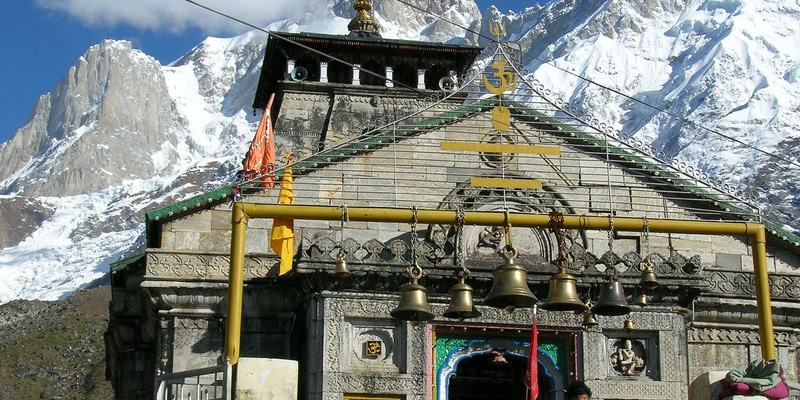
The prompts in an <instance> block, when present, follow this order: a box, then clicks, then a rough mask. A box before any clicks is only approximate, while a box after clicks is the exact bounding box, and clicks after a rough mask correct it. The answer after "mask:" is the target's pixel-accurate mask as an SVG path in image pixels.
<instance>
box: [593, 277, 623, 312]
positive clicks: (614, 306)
mask: <svg viewBox="0 0 800 400" xmlns="http://www.w3.org/2000/svg"><path fill="white" fill-rule="evenodd" d="M592 312H593V313H595V314H597V315H625V314H628V313H630V312H631V307H630V306H629V305H628V301H627V299H626V298H625V291H624V290H623V289H622V283H620V282H619V281H618V280H617V277H615V276H612V277H611V278H610V279H609V280H608V282H606V283H605V284H604V286H603V291H602V292H600V298H599V299H598V300H597V304H595V305H594V307H592Z"/></svg>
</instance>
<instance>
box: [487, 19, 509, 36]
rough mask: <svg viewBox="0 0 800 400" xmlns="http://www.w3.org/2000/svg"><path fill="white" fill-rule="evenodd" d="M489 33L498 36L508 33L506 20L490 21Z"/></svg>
mask: <svg viewBox="0 0 800 400" xmlns="http://www.w3.org/2000/svg"><path fill="white" fill-rule="evenodd" d="M489 33H491V34H492V36H497V37H498V38H500V37H503V36H505V35H506V22H505V21H501V22H490V23H489Z"/></svg>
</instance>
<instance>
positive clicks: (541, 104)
mask: <svg viewBox="0 0 800 400" xmlns="http://www.w3.org/2000/svg"><path fill="white" fill-rule="evenodd" d="M185 1H187V2H188V3H191V4H194V5H196V6H198V7H201V8H203V9H206V10H208V11H210V12H213V13H216V14H218V15H221V16H223V17H226V18H230V19H232V20H234V21H236V22H239V23H242V24H243V25H246V26H248V27H251V28H253V29H256V30H258V31H261V32H265V33H267V34H268V35H270V37H275V38H278V39H281V40H285V41H287V42H290V43H292V44H295V45H297V46H300V47H302V48H304V49H306V50H308V51H312V52H314V53H316V54H319V55H322V56H325V57H328V58H330V59H333V60H335V61H337V62H341V63H343V64H345V65H348V66H351V67H353V68H358V67H356V66H355V65H353V64H351V63H348V62H346V61H344V60H340V59H337V58H335V57H333V56H331V55H328V54H326V53H324V52H322V51H318V50H315V49H313V48H310V47H308V46H305V45H303V44H302V43H297V42H296V41H293V40H291V39H289V38H285V37H283V36H281V35H278V34H275V33H273V32H269V31H266V30H264V29H262V28H259V27H257V26H255V25H253V24H250V23H247V22H246V21H242V20H240V19H238V18H235V17H233V16H230V15H227V14H225V13H222V12H219V11H217V10H214V9H213V8H210V7H207V6H205V5H202V4H200V3H198V2H196V1H194V0H185ZM397 1H399V2H401V3H403V4H406V5H409V4H408V3H406V2H405V1H403V0H397ZM409 6H411V7H413V8H415V9H419V8H418V7H415V6H413V5H409ZM421 11H424V10H421ZM441 19H442V20H443V21H444V22H448V23H452V22H451V21H448V20H447V19H446V18H441ZM452 24H453V25H456V26H459V25H458V24H455V23H452ZM459 27H461V26H459ZM461 28H462V29H466V30H468V31H470V32H473V33H476V32H474V31H472V30H469V29H468V28H464V27H461ZM478 34H479V33H478ZM480 35H481V36H483V37H486V36H485V35H482V34H480ZM490 40H491V39H490ZM537 60H538V59H537ZM538 61H540V62H543V61H542V60H538ZM556 67H557V66H556ZM515 68H516V66H515ZM557 68H558V67H557ZM361 70H362V71H366V72H367V73H369V74H372V75H374V76H377V77H379V78H381V79H386V77H385V76H382V75H380V74H377V73H373V72H372V71H368V70H364V69H361ZM566 72H569V71H566ZM479 76H481V73H478V74H476V75H474V76H473V79H472V80H471V81H470V82H464V83H463V85H462V86H461V87H460V88H458V91H463V92H466V93H474V94H477V95H484V94H485V92H483V91H481V90H480V88H479V87H478V86H477V85H476V86H472V85H470V83H471V82H474V81H475V80H476V79H478V77H479ZM576 76H578V77H580V76H579V75H576ZM580 78H581V79H584V80H586V81H587V82H589V83H592V84H596V85H597V86H599V87H602V88H604V89H607V90H610V91H612V92H614V93H617V94H619V95H620V96H623V97H625V98H629V99H631V100H635V101H637V102H640V103H642V104H644V105H647V106H648V107H652V108H654V109H656V110H658V111H662V112H666V111H664V110H660V109H659V108H657V107H654V106H651V105H649V104H646V103H644V102H641V101H639V100H637V99H633V98H631V97H629V96H626V95H625V94H623V93H621V92H618V91H615V90H614V89H611V88H607V87H605V86H603V85H599V84H597V83H595V82H593V81H591V80H589V79H586V78H583V77H580ZM397 84H398V86H402V87H406V88H409V89H412V90H415V91H416V92H418V93H425V94H428V93H429V92H430V91H422V90H419V89H417V88H414V87H410V86H407V85H402V84H401V83H399V82H397ZM529 86H530V85H529ZM527 90H531V91H533V92H534V93H535V90H534V89H533V88H532V86H531V87H529V88H528V89H527ZM453 94H454V93H451V94H450V95H448V96H445V98H444V99H439V101H437V102H431V103H430V104H427V105H425V106H424V107H420V108H419V109H417V110H416V111H415V112H412V113H411V114H408V115H406V116H403V117H401V118H399V119H397V120H394V121H392V122H390V123H387V124H384V125H382V126H375V127H373V128H372V129H368V130H367V131H366V132H364V133H363V134H360V135H358V134H357V135H355V137H352V138H351V139H349V140H346V141H344V142H342V143H338V144H335V145H334V146H332V147H331V148H328V149H325V150H324V151H322V152H319V153H316V154H314V156H317V155H319V156H323V157H324V156H326V155H327V156H328V160H340V161H339V162H352V159H351V157H352V154H360V153H363V152H366V151H370V152H371V156H370V159H372V160H378V161H380V160H383V159H386V160H389V161H390V162H391V163H393V164H394V170H395V174H394V178H393V179H376V178H375V177H374V176H371V175H369V174H359V173H353V172H349V173H350V175H348V177H349V178H357V179H362V180H364V182H363V183H364V185H363V187H360V188H359V189H358V191H357V192H356V193H355V194H356V197H359V198H364V197H365V196H367V195H369V196H372V195H376V196H375V198H376V199H377V198H380V195H385V194H386V188H387V186H388V185H395V188H397V187H398V186H408V187H409V188H413V187H414V185H416V184H419V183H420V182H419V180H415V179H404V178H400V177H398V174H397V170H398V167H401V168H405V169H408V168H411V165H402V163H404V162H406V161H404V159H405V160H414V159H418V158H421V157H422V158H424V157H430V158H432V159H435V160H436V161H441V158H442V151H441V149H438V148H437V147H438V145H437V144H434V145H433V146H437V147H433V146H431V147H430V148H429V149H428V150H425V149H424V148H423V146H421V145H420V144H419V143H416V144H414V145H413V146H412V145H410V144H409V146H408V147H409V148H408V149H404V148H403V147H402V146H399V144H400V142H399V141H401V140H406V139H410V138H414V139H415V140H417V141H419V140H421V139H420V138H419V136H418V135H421V134H424V133H425V132H424V131H426V130H440V129H445V130H446V131H448V132H449V133H451V134H462V135H465V134H470V133H475V132H474V131H470V130H468V129H464V130H460V128H458V127H457V126H447V127H444V128H443V125H449V124H457V123H458V122H461V119H459V118H452V120H451V121H449V122H448V121H446V118H445V122H444V123H443V122H442V121H439V122H438V123H436V122H431V123H426V122H425V118H426V115H430V114H435V113H436V112H440V110H439V109H437V107H441V106H442V105H443V104H444V103H443V101H444V100H446V99H447V98H449V96H452V95H453ZM535 94H538V93H535ZM539 96H541V95H539ZM539 96H528V97H526V96H525V95H524V94H520V95H519V96H517V97H519V98H520V99H521V103H522V104H523V105H524V107H522V108H523V109H526V110H532V111H535V112H539V113H543V115H552V113H553V112H555V113H558V112H559V111H560V112H566V111H565V110H563V109H561V108H560V107H559V106H558V105H556V104H555V103H553V102H552V101H550V100H549V99H547V98H545V97H543V96H542V97H541V98H539ZM417 100H418V101H419V99H417ZM447 110H449V109H447ZM515 110H516V109H515ZM484 111H485V110H484ZM667 113H668V112H667ZM668 114H670V113H668ZM475 115H478V116H479V117H480V118H478V120H479V122H482V123H483V124H486V125H489V123H490V121H491V118H488V117H483V116H481V115H480V113H478V114H475ZM514 115H516V116H517V117H520V118H525V119H528V121H527V122H526V123H525V124H526V125H530V124H531V123H532V122H531V121H530V118H531V116H530V115H525V114H524V113H521V111H520V113H517V112H515V113H514ZM670 115H673V116H675V115H674V114H670ZM551 118H552V117H551ZM462 119H463V116H462ZM420 120H421V121H420ZM557 120H558V125H553V123H552V122H550V123H546V122H541V124H540V125H541V126H539V128H542V129H539V130H538V132H541V134H539V135H538V138H539V139H537V140H541V138H547V139H548V140H550V141H553V142H559V143H561V142H562V141H563V140H562V139H553V138H552V137H548V136H547V134H548V133H553V134H558V135H562V136H563V135H566V134H567V132H565V129H570V128H572V129H576V128H583V127H584V126H586V125H587V124H586V123H585V121H582V120H581V119H580V118H577V117H575V116H572V115H570V114H569V113H567V116H566V117H563V116H562V117H559V118H558V119H557ZM685 121H686V122H688V123H692V124H694V125H696V126H701V125H699V124H696V123H694V122H692V121H690V120H688V119H686V120H685ZM544 126H547V127H548V128H546V129H544V128H543V127H544ZM409 127H411V128H410V129H411V130H410V131H409V130H408V129H409ZM549 127H554V128H556V129H554V130H553V129H550V128H549ZM589 127H591V128H592V129H595V130H596V131H597V133H598V134H600V135H603V137H605V138H606V140H608V139H613V141H614V142H616V143H617V144H621V145H624V146H625V147H626V148H628V149H629V150H633V151H638V152H641V150H640V149H638V148H636V147H634V146H630V145H629V144H627V143H625V142H624V141H621V140H619V139H616V138H609V137H608V135H607V134H606V133H605V132H603V131H602V130H601V129H600V128H598V127H593V126H591V125H589ZM701 127H702V126H701ZM386 129H389V130H390V131H391V132H392V133H391V136H392V139H391V141H387V142H377V143H376V144H375V145H374V146H375V147H373V148H372V149H370V148H369V147H362V148H359V147H358V146H359V143H357V141H358V140H361V139H364V138H370V137H377V136H378V135H379V134H380V133H381V131H382V130H386ZM528 129H530V128H528ZM576 130H577V129H576ZM709 131H711V130H709ZM414 132H416V133H414ZM712 132H713V131H712ZM343 133H347V132H343ZM409 133H411V135H409ZM581 133H582V134H583V133H585V132H581ZM569 134H572V135H574V134H573V133H569ZM720 136H722V137H726V136H725V135H720ZM534 139H536V138H534ZM466 140H468V141H469V140H472V141H474V142H475V143H481V142H484V141H485V138H483V137H475V138H473V139H466ZM388 143H393V144H395V146H393V150H392V151H393V154H391V155H388V156H382V155H379V154H378V153H379V150H380V148H381V147H382V146H385V145H386V144H388ZM562 144H563V143H562ZM743 144H744V145H746V146H748V147H752V146H749V145H747V144H746V143H743ZM568 146H570V147H572V148H575V149H576V150H581V151H584V152H587V154H588V155H589V156H595V157H600V158H605V157H608V155H607V154H606V153H607V151H608V146H610V144H606V145H605V146H600V148H598V146H597V145H596V144H592V143H589V142H586V143H580V142H573V143H571V144H569V145H568ZM598 150H599V151H600V153H598ZM757 150H758V149H757ZM759 151H762V150H759ZM337 152H338V155H336V154H337ZM762 152H763V151H762ZM347 154H350V155H347ZM603 156H605V157H603ZM639 156H646V158H647V162H648V163H649V164H651V165H655V166H657V167H660V168H667V169H669V170H672V172H671V173H672V174H674V175H675V176H674V177H672V178H671V177H669V176H665V177H657V176H652V174H653V171H652V169H651V168H647V167H638V166H635V163H633V162H630V161H626V162H624V164H625V165H626V168H627V169H628V170H629V171H631V172H632V173H634V174H639V175H641V177H645V178H647V179H648V184H647V186H648V187H651V188H654V189H655V190H657V191H658V192H659V193H661V195H662V196H665V199H664V200H665V201H668V202H669V203H672V204H671V205H670V204H667V203H666V202H664V203H663V204H662V203H659V204H658V205H657V207H653V204H654V201H653V198H652V196H650V197H647V196H642V194H641V193H631V195H630V196H629V198H630V201H626V203H627V204H628V205H629V207H628V206H627V205H626V208H631V209H634V210H636V211H637V212H650V213H654V214H658V215H666V214H668V213H674V212H680V213H686V212H688V213H689V214H691V213H695V214H699V213H703V214H711V215H719V216H720V217H723V216H724V215H725V214H726V213H729V212H731V209H730V208H729V207H728V208H727V209H726V208H725V207H727V206H725V204H726V203H728V202H733V203H734V204H737V205H742V204H743V203H742V201H741V199H739V198H737V197H736V196H733V195H731V194H728V193H725V192H724V191H723V190H722V189H719V188H716V187H714V186H713V184H711V183H710V182H706V181H705V180H703V179H698V178H697V177H694V176H692V175H690V174H687V173H685V172H684V171H681V170H679V169H676V167H675V166H673V165H671V164H668V163H665V162H664V161H663V160H661V159H659V158H658V157H654V156H652V155H650V154H645V153H642V154H640V155H639ZM540 157H541V156H540ZM615 157H617V155H615ZM452 158H453V162H452V163H450V164H449V165H451V167H437V168H451V169H458V168H462V169H463V168H464V167H463V165H462V166H459V165H461V164H459V163H456V162H455V158H456V156H453V157H452ZM541 158H543V159H546V157H541ZM473 162H474V161H473ZM573 162H577V163H579V162H581V159H580V158H579V157H577V158H572V157H569V156H562V157H560V158H559V163H560V164H561V165H570V163H573ZM616 162H620V161H619V160H616ZM325 165H326V164H325V163H323V164H321V165H320V166H318V165H317V164H314V165H313V166H306V167H305V172H304V173H303V174H304V175H306V176H307V178H309V179H311V181H314V180H316V179H314V177H315V175H316V174H317V173H323V174H324V173H326V172H331V171H326V170H325ZM479 165H480V161H479V162H478V163H477V164H476V165H475V166H474V168H479ZM434 167H436V166H434ZM552 167H553V165H551V168H552ZM553 169H554V170H558V168H553ZM464 171H465V172H463V173H457V172H454V171H451V172H450V173H449V179H450V180H456V181H468V180H469V179H470V178H471V177H472V176H473V175H472V174H471V173H470V171H469V169H464ZM472 172H474V171H472ZM484 173H485V171H484ZM503 173H505V169H504V170H503ZM555 173H560V174H561V175H560V176H561V177H566V176H567V174H564V173H561V172H555ZM272 174H273V175H274V172H273V173H272ZM341 174H342V175H341V182H342V185H341V187H340V188H339V191H340V196H342V199H344V196H346V195H349V194H352V191H351V190H349V189H348V188H346V187H345V185H344V179H345V176H344V175H345V172H344V169H342V171H341ZM607 174H608V172H606V173H605V174H602V175H603V176H602V177H597V176H594V175H593V174H592V173H590V172H582V173H581V175H580V177H578V178H577V179H576V178H574V177H573V178H570V179H572V180H571V181H570V180H566V179H565V180H564V182H567V184H566V185H564V184H559V186H565V187H566V188H567V189H569V190H573V191H580V190H584V189H585V188H583V187H582V185H584V184H589V185H591V184H593V183H592V182H595V183H594V185H597V186H606V187H607V188H606V190H608V192H609V194H610V192H611V190H612V186H611V185H610V181H609V180H610V177H609V176H608V175H607ZM656 175H658V174H657V173H656ZM602 178H605V179H602ZM673 178H674V180H677V181H679V182H683V183H684V184H688V185H689V186H690V187H689V191H690V192H689V193H687V191H686V190H681V189H675V188H674V186H673ZM653 179H655V180H653ZM337 180H338V177H337ZM257 181H258V178H256V179H254V180H252V181H251V182H257ZM276 181H277V179H276ZM603 181H604V182H603ZM370 182H373V183H370ZM569 182H572V183H569ZM575 182H578V183H575ZM276 183H277V182H276ZM329 186H332V185H330V184H329V183H325V179H320V180H319V184H318V186H317V187H316V188H315V190H317V191H318V192H321V191H322V190H323V188H324V187H329ZM440 186H444V185H440ZM371 187H372V188H374V190H371V189H370V188H371ZM693 188H694V189H693ZM440 189H443V190H442V193H440V191H438V190H434V191H433V192H436V193H435V194H434V193H429V194H425V195H423V194H420V193H413V190H412V193H411V197H412V198H413V199H414V201H418V200H421V199H424V200H425V201H430V202H431V203H432V204H438V206H442V205H446V204H456V203H457V201H456V203H453V202H454V201H455V200H447V199H448V198H451V197H452V193H451V192H449V191H450V190H451V189H452V188H447V190H444V189H445V188H444V187H442V188H440ZM295 190H296V192H297V198H304V197H305V198H308V199H310V200H314V201H319V200H320V199H319V193H316V195H310V196H309V195H304V194H303V193H304V192H303V191H302V190H298V189H297V188H296V189H295ZM475 190H477V189H475ZM483 190H484V192H486V193H488V194H487V195H486V197H484V200H490V197H491V192H492V189H483ZM494 190H497V189H494ZM503 190H505V189H503ZM692 190H698V191H700V192H701V193H703V192H704V191H707V190H711V193H712V194H713V196H714V197H715V199H708V198H706V199H704V198H701V197H697V196H694V197H693V195H692V193H691V191H692ZM512 191H517V192H518V190H517V189H513V190H512ZM312 192H313V191H312ZM640 192H641V191H640ZM642 193H643V192H642ZM586 196H587V194H586V193H580V194H579V195H577V197H575V198H574V199H571V200H569V202H571V203H575V204H582V203H587V204H590V203H591V202H592V200H590V199H588V198H587V197H586ZM687 196H688V197H687ZM392 197H393V200H392V201H391V202H390V203H391V204H389V206H392V207H398V206H403V205H404V204H403V203H407V200H408V199H407V197H408V196H406V195H403V194H398V193H397V191H395V193H394V196H392ZM479 197H480V196H479ZM590 197H591V196H589V198H590ZM443 199H445V200H443ZM329 200H331V199H330V198H329ZM687 202H689V203H691V204H696V206H692V205H691V204H689V203H687ZM413 203H414V202H412V204H413ZM556 203H557V202H556ZM676 203H677V204H680V203H686V204H684V205H683V207H684V208H683V209H681V208H677V207H676V205H675V204H676ZM687 204H688V205H687ZM708 204H712V205H714V206H715V207H716V206H719V207H721V209H709V207H707V206H708ZM554 206H557V204H555V203H554ZM744 206H745V208H744V209H741V210H737V209H734V211H735V212H736V213H738V214H739V215H741V216H743V217H745V218H746V219H758V218H759V215H758V211H757V210H756V211H755V212H752V211H748V210H749V204H746V202H745V204H744ZM737 207H738V206H737ZM590 208H591V207H590ZM659 210H660V211H659ZM668 210H669V212H668Z"/></svg>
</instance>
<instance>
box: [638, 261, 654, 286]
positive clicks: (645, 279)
mask: <svg viewBox="0 0 800 400" xmlns="http://www.w3.org/2000/svg"><path fill="white" fill-rule="evenodd" d="M639 287H641V288H642V289H644V290H653V289H655V288H657V287H658V281H657V280H656V274H655V272H653V264H650V262H647V263H646V264H645V266H644V268H642V279H641V280H640V281H639Z"/></svg>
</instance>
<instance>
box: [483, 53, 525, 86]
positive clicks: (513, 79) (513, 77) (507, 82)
mask: <svg viewBox="0 0 800 400" xmlns="http://www.w3.org/2000/svg"><path fill="white" fill-rule="evenodd" d="M506 64H508V60H497V61H495V62H494V64H492V68H494V69H496V70H497V72H495V73H493V74H492V75H493V76H494V77H496V78H497V79H499V80H500V86H493V85H492V84H491V83H490V82H489V79H487V78H486V75H484V76H483V86H485V87H486V90H488V91H489V92H491V93H494V94H503V93H505V91H506V90H511V91H512V92H513V91H515V90H517V73H516V72H511V71H506Z"/></svg>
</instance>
